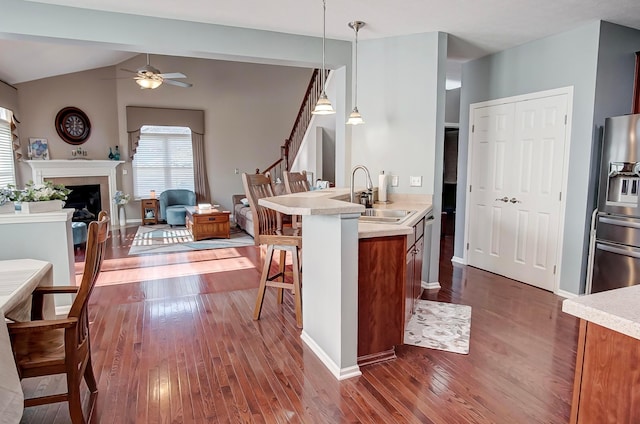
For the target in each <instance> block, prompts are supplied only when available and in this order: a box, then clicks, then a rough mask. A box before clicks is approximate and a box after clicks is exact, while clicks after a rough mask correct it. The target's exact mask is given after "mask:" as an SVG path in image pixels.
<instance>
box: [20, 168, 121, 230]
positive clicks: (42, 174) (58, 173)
mask: <svg viewBox="0 0 640 424" xmlns="http://www.w3.org/2000/svg"><path fill="white" fill-rule="evenodd" d="M25 162H26V163H28V164H29V166H30V167H31V173H32V179H33V182H34V183H35V184H42V183H43V182H44V181H46V179H47V178H65V177H107V178H108V180H109V199H113V196H114V195H115V194H116V191H117V188H116V167H117V166H118V165H120V164H121V163H124V161H115V160H85V159H66V160H65V159H57V160H27V161H25ZM105 203H106V204H108V205H109V216H110V217H111V226H112V227H113V226H116V225H117V222H118V217H117V216H116V215H117V214H116V213H114V210H113V209H114V208H113V202H111V201H110V200H109V201H107V202H105Z"/></svg>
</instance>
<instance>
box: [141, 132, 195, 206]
mask: <svg viewBox="0 0 640 424" xmlns="http://www.w3.org/2000/svg"><path fill="white" fill-rule="evenodd" d="M132 165H133V187H134V188H133V196H134V197H135V198H137V199H139V198H144V197H149V193H150V192H151V190H155V191H156V193H162V192H163V191H165V190H168V189H171V188H184V189H188V190H192V191H195V190H194V178H193V149H192V147H191V130H190V129H189V128H187V127H163V126H149V125H145V126H143V127H142V128H140V142H139V143H138V149H137V150H136V154H135V157H134V159H133V162H132Z"/></svg>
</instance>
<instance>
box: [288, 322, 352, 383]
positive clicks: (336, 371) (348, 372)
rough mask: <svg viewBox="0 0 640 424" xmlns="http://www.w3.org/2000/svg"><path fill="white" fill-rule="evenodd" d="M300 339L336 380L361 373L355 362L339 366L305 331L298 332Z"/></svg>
mask: <svg viewBox="0 0 640 424" xmlns="http://www.w3.org/2000/svg"><path fill="white" fill-rule="evenodd" d="M300 338H301V339H302V341H303V342H304V343H305V344H306V345H307V346H308V347H309V349H311V351H312V352H313V353H314V354H315V355H316V356H317V357H318V358H319V359H320V361H322V363H323V364H324V365H325V366H326V367H327V368H328V369H329V372H331V374H333V376H334V377H335V378H337V379H338V380H346V379H347V378H352V377H358V376H359V375H362V372H361V371H360V367H359V366H358V365H357V364H356V365H354V366H352V367H347V368H340V367H339V366H338V365H337V364H336V363H335V362H333V360H331V358H329V355H327V354H326V352H325V351H324V350H323V349H322V348H321V347H320V346H318V344H317V343H316V342H315V341H314V340H313V339H312V338H311V337H309V335H308V334H307V333H305V332H304V330H302V334H300Z"/></svg>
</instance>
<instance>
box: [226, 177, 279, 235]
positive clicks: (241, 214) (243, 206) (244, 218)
mask: <svg viewBox="0 0 640 424" xmlns="http://www.w3.org/2000/svg"><path fill="white" fill-rule="evenodd" d="M273 193H274V194H275V195H276V196H280V195H282V194H286V192H285V189H284V184H283V183H276V184H273ZM231 203H232V204H233V219H234V221H235V222H236V225H237V226H238V228H241V229H242V230H244V231H245V232H246V233H247V234H249V235H250V236H251V237H255V235H254V229H253V213H252V211H251V207H249V201H248V200H247V196H246V195H245V194H234V195H232V196H231ZM282 222H283V223H285V224H286V223H290V222H291V217H290V216H283V217H282Z"/></svg>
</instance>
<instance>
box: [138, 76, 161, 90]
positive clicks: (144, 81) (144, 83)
mask: <svg viewBox="0 0 640 424" xmlns="http://www.w3.org/2000/svg"><path fill="white" fill-rule="evenodd" d="M136 84H138V85H139V86H140V87H141V88H149V89H151V90H153V89H154V88H158V87H160V86H161V85H162V80H159V79H152V78H138V79H136Z"/></svg>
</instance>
